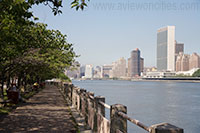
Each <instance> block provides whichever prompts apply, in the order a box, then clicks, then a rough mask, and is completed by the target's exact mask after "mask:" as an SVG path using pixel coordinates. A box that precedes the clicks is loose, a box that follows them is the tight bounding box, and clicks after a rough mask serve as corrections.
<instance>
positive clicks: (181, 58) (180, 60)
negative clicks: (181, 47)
mask: <svg viewBox="0 0 200 133" xmlns="http://www.w3.org/2000/svg"><path fill="white" fill-rule="evenodd" d="M189 60H190V55H187V54H183V53H182V52H180V53H179V55H178V56H177V60H176V71H177V72H179V71H188V70H189Z"/></svg>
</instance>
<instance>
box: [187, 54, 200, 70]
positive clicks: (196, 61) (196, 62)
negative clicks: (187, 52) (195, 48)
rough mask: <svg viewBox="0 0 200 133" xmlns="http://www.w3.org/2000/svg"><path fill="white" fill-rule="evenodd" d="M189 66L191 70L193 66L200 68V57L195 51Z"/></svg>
mask: <svg viewBox="0 0 200 133" xmlns="http://www.w3.org/2000/svg"><path fill="white" fill-rule="evenodd" d="M189 68H190V70H191V69H193V68H200V57H199V55H198V54H197V53H193V54H192V55H191V56H190V61H189Z"/></svg>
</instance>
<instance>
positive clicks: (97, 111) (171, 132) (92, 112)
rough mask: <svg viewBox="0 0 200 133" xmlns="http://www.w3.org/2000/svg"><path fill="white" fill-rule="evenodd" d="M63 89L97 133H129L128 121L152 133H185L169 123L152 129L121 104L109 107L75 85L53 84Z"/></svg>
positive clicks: (153, 126)
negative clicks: (106, 114)
mask: <svg viewBox="0 0 200 133" xmlns="http://www.w3.org/2000/svg"><path fill="white" fill-rule="evenodd" d="M50 84H54V85H57V86H59V87H60V88H61V91H62V93H63V94H64V96H65V97H66V99H67V100H68V102H70V103H69V104H71V106H72V107H74V108H76V110H77V111H78V112H79V113H80V114H81V115H82V116H83V117H84V118H85V121H86V124H87V125H88V126H89V127H90V128H91V130H92V131H93V132H96V133H127V120H128V121H130V122H131V123H133V124H135V125H137V126H138V127H140V128H142V129H144V130H146V131H147V132H150V133H183V132H184V131H183V129H182V128H178V127H176V126H174V125H171V124H169V123H160V124H156V125H152V126H150V127H148V126H146V125H145V124H143V123H141V122H140V121H138V120H136V119H132V118H130V117H129V116H128V115H127V107H126V106H124V105H121V104H114V105H111V106H110V105H108V104H106V103H105V98H104V97H102V96H96V97H95V96H94V93H92V92H87V91H86V90H85V89H80V88H78V87H76V86H74V85H73V84H67V83H65V84H62V83H60V82H53V83H50ZM105 108H107V109H109V110H110V120H108V119H106V118H105Z"/></svg>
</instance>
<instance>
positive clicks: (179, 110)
mask: <svg viewBox="0 0 200 133" xmlns="http://www.w3.org/2000/svg"><path fill="white" fill-rule="evenodd" d="M73 84H74V85H76V86H79V87H80V88H84V89H86V90H87V91H91V92H94V93H95V96H96V95H101V96H104V97H105V98H106V103H107V104H109V105H112V104H116V103H120V104H123V105H126V106H127V109H128V116H130V117H131V118H134V119H137V120H139V121H141V122H142V123H144V124H145V125H147V126H151V125H153V124H158V123H162V122H168V123H170V124H173V125H176V126H178V127H181V128H183V129H184V132H185V133H199V132H200V83H190V82H174V81H173V82H168V81H165V82H152V81H151V82H150V81H146V82H145V81H144V82H143V81H120V80H84V81H76V80H74V81H73ZM106 117H107V118H108V119H109V111H108V110H106ZM128 132H129V133H133V132H135V133H146V131H145V130H143V129H141V128H139V127H137V126H135V125H134V124H132V123H130V122H128Z"/></svg>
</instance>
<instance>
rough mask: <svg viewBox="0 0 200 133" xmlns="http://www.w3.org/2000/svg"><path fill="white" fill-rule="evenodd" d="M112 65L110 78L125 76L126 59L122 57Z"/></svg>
mask: <svg viewBox="0 0 200 133" xmlns="http://www.w3.org/2000/svg"><path fill="white" fill-rule="evenodd" d="M112 65H113V67H112V71H111V75H110V77H111V78H113V77H115V78H122V77H126V60H125V59H124V58H120V59H119V60H117V61H116V62H113V64H112Z"/></svg>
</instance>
